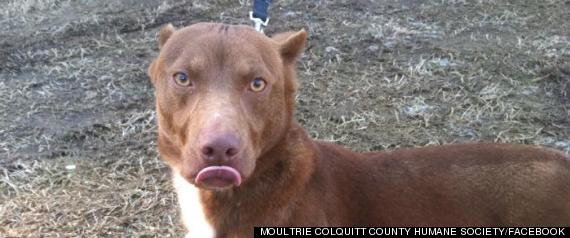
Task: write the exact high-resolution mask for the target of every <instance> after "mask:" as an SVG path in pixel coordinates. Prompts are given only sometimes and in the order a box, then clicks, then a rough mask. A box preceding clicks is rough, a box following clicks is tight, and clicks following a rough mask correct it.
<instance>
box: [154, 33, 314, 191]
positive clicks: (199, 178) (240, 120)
mask: <svg viewBox="0 0 570 238" xmlns="http://www.w3.org/2000/svg"><path fill="white" fill-rule="evenodd" d="M306 36H307V34H306V32H305V31H299V32H296V33H282V34H278V35H276V36H275V37H273V38H269V37H266V36H265V35H263V34H261V33H259V32H256V31H255V30H254V29H253V28H250V27H247V26H228V25H223V24H214V23H199V24H195V25H191V26H189V27H185V28H182V29H179V30H175V29H174V27H172V25H168V26H166V27H164V28H163V29H162V30H161V32H160V36H159V47H160V54H159V56H158V57H157V58H156V59H155V60H154V61H153V62H152V64H151V65H150V67H149V70H148V73H149V76H150V78H151V81H152V83H153V85H154V87H155V96H156V110H157V114H158V126H159V133H158V134H159V135H158V149H159V152H160V154H161V157H162V158H163V159H164V160H165V161H166V162H167V163H168V164H169V166H170V167H171V168H173V170H174V172H175V173H179V174H180V175H181V176H183V177H184V178H186V179H187V180H188V181H189V182H191V183H194V184H195V185H196V186H198V187H200V188H206V189H214V190H220V189H226V188H231V187H233V186H239V185H240V184H241V182H242V181H243V180H245V179H247V178H248V177H249V176H250V175H251V174H252V173H253V171H254V169H255V166H256V163H257V162H258V159H259V158H260V156H261V155H262V154H263V153H264V152H266V151H268V150H269V149H271V148H272V147H274V146H275V145H276V143H278V141H279V140H280V139H281V138H282V137H283V136H284V134H285V131H286V130H287V129H288V128H289V127H290V124H291V121H292V117H293V103H294V94H295V90H296V79H295V72H294V66H295V61H296V58H297V56H298V55H299V54H300V53H301V52H302V50H303V47H304V44H305V40H306Z"/></svg>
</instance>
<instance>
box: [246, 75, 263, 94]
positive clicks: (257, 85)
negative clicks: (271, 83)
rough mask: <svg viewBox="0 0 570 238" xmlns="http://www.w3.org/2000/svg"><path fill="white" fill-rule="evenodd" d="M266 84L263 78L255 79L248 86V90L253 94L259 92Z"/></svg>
mask: <svg viewBox="0 0 570 238" xmlns="http://www.w3.org/2000/svg"><path fill="white" fill-rule="evenodd" d="M266 84H267V83H266V82H265V80H264V79H263V78H260V77H257V78H255V79H254V80H253V81H251V83H250V84H249V89H250V90H251V91H254V92H261V91H263V89H265V85H266Z"/></svg>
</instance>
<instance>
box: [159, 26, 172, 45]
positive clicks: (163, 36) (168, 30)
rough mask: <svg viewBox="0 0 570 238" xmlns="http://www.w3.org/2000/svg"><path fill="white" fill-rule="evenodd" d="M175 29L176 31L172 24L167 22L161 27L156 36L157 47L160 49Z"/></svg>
mask: <svg viewBox="0 0 570 238" xmlns="http://www.w3.org/2000/svg"><path fill="white" fill-rule="evenodd" d="M175 31H176V29H174V26H172V24H168V25H166V26H164V27H162V29H160V34H159V36H158V48H159V49H162V47H163V46H164V44H166V41H168V39H169V38H170V36H172V34H173V33H174V32H175Z"/></svg>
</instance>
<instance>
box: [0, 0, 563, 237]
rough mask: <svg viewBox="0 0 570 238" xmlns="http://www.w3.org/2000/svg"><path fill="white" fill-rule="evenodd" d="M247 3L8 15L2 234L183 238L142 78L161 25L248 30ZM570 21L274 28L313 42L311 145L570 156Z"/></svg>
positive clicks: (308, 107)
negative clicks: (458, 147) (519, 150)
mask: <svg viewBox="0 0 570 238" xmlns="http://www.w3.org/2000/svg"><path fill="white" fill-rule="evenodd" d="M250 2H251V1H202V0H200V1H173V0H168V1H151V0H145V1H134V0H132V1H130V0H129V1H117V0H101V1H94V2H91V1H87V2H86V1H74V0H26V1H12V0H8V1H7V2H6V3H4V5H3V9H2V10H0V237H78V236H86V237H100V236H110V237H116V236H118V237H123V236H157V234H158V235H159V236H161V237H162V236H174V237H179V236H180V234H181V230H180V227H179V222H178V215H177V210H176V205H175V198H174V195H173V193H172V189H171V186H170V182H169V179H168V178H169V173H168V170H167V169H166V168H165V165H164V164H163V163H162V162H160V160H159V159H158V158H157V154H156V151H155V146H156V144H155V129H156V127H155V114H154V112H153V99H152V97H153V95H152V87H151V85H150V83H149V81H148V79H147V77H146V73H145V71H146V67H147V65H148V63H149V62H150V59H151V58H152V57H153V56H154V55H156V52H157V47H156V34H157V31H158V29H159V28H158V26H160V25H162V24H165V23H167V22H172V23H174V24H175V25H177V26H182V25H188V24H191V23H194V22H198V21H223V22H226V23H232V24H238V23H241V24H244V23H245V24H248V20H247V19H246V17H245V16H246V13H247V11H248V10H249V9H248V6H249V4H250ZM569 11H570V3H569V2H568V1H542V2H540V3H537V2H536V1H530V0H529V1H514V2H507V1H458V0H448V1H430V2H425V1H382V2H379V1H342V0H339V1H321V2H320V3H319V4H315V3H312V2H301V1H292V0H286V1H277V3H276V5H274V6H273V7H272V10H271V16H272V19H271V23H270V25H271V27H270V28H269V29H268V31H269V32H270V33H272V32H278V31H285V30H296V29H300V28H303V27H304V28H306V29H307V30H308V31H309V34H310V39H309V45H308V49H307V51H306V53H305V55H304V56H303V58H302V59H301V62H300V63H299V67H298V69H299V78H300V80H301V85H302V87H301V90H300V92H299V96H298V97H297V102H298V108H297V117H298V119H299V121H300V122H301V123H302V124H303V125H304V126H305V127H306V128H307V130H308V131H309V132H310V133H311V135H312V136H313V137H315V138H318V139H324V140H330V141H335V142H337V143H340V144H344V145H347V146H349V147H351V148H354V149H356V150H359V151H370V150H383V149H389V148H396V147H410V146H424V145H428V144H444V143H457V142H464V141H496V142H512V143H525V144H539V145H545V146H550V147H554V148H558V149H562V150H566V151H570V123H569V119H568V118H569V116H570V110H569V109H570V94H569V92H570V88H569V86H568V84H569V82H570V64H569V63H568V62H570V44H569V38H568V36H569V35H570V32H569V30H568V29H570V27H569V26H568V24H570V23H569V22H570V19H569V16H568V14H567V13H568V12H569ZM74 166H75V168H74V169H73V167H74Z"/></svg>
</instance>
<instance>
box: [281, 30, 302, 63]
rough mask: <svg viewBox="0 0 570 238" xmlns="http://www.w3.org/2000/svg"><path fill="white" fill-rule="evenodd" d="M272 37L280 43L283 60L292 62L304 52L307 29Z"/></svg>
mask: <svg viewBox="0 0 570 238" xmlns="http://www.w3.org/2000/svg"><path fill="white" fill-rule="evenodd" d="M272 38H273V39H274V40H275V41H277V42H278V43H279V44H280V46H279V51H280V53H281V57H283V60H285V62H287V63H291V62H295V60H296V59H297V57H299V55H301V53H302V52H303V48H304V47H305V42H306V41H307V32H306V31H305V30H300V31H298V32H286V33H281V34H277V35H275V36H274V37H272Z"/></svg>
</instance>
